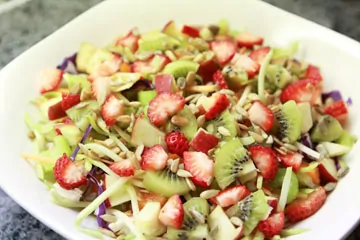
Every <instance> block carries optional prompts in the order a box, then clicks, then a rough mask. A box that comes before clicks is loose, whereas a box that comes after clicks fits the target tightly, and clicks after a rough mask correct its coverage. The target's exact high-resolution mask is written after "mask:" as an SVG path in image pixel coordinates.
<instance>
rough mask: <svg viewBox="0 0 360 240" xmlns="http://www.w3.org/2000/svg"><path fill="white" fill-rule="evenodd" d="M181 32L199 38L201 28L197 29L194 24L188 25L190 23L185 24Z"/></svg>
mask: <svg viewBox="0 0 360 240" xmlns="http://www.w3.org/2000/svg"><path fill="white" fill-rule="evenodd" d="M181 32H182V33H183V34H186V35H188V36H190V37H193V38H197V37H199V36H200V30H199V29H197V28H196V27H192V26H188V25H184V26H183V28H182V30H181Z"/></svg>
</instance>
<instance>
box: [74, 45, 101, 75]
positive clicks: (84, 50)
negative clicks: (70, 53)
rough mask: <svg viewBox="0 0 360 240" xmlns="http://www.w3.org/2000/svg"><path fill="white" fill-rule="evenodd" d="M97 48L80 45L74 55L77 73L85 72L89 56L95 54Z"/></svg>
mask: <svg viewBox="0 0 360 240" xmlns="http://www.w3.org/2000/svg"><path fill="white" fill-rule="evenodd" d="M96 50H97V48H96V47H95V46H94V45H92V44H91V43H87V42H84V43H81V45H80V49H79V51H78V53H77V55H76V67H77V69H78V70H79V71H81V72H85V71H86V68H87V65H88V62H89V60H90V58H91V56H92V55H93V54H94V53H95V52H96Z"/></svg>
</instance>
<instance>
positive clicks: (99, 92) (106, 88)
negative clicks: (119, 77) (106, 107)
mask: <svg viewBox="0 0 360 240" xmlns="http://www.w3.org/2000/svg"><path fill="white" fill-rule="evenodd" d="M90 79H91V81H92V82H91V91H92V94H93V96H94V98H95V99H96V100H97V101H98V103H99V104H100V105H101V104H103V103H104V102H105V100H106V98H107V96H108V95H109V94H110V83H111V79H110V78H109V77H96V78H90Z"/></svg>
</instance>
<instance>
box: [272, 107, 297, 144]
mask: <svg viewBox="0 0 360 240" xmlns="http://www.w3.org/2000/svg"><path fill="white" fill-rule="evenodd" d="M274 115H275V118H276V120H277V123H278V127H279V129H278V135H279V137H280V138H281V139H282V140H283V141H284V142H285V141H286V140H287V141H289V142H295V141H296V140H297V139H298V138H299V137H300V132H301V126H302V123H301V121H302V120H301V119H302V117H301V113H300V110H299V108H298V106H297V105H296V102H295V101H293V100H291V101H287V102H286V103H284V104H283V105H282V106H281V107H280V108H279V109H277V110H275V112H274Z"/></svg>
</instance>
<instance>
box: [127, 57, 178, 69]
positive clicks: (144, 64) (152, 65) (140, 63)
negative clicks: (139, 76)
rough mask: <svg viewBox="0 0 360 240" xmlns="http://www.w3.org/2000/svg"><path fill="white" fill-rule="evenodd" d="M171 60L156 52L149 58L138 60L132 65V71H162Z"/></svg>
mask: <svg viewBox="0 0 360 240" xmlns="http://www.w3.org/2000/svg"><path fill="white" fill-rule="evenodd" d="M169 62H171V60H170V59H169V58H168V57H167V56H165V55H162V54H156V55H153V56H152V57H150V58H149V59H147V60H137V61H135V62H134V63H133V64H132V65H131V72H137V73H155V72H160V71H161V70H162V69H163V68H164V67H165V66H166V64H168V63H169Z"/></svg>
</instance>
